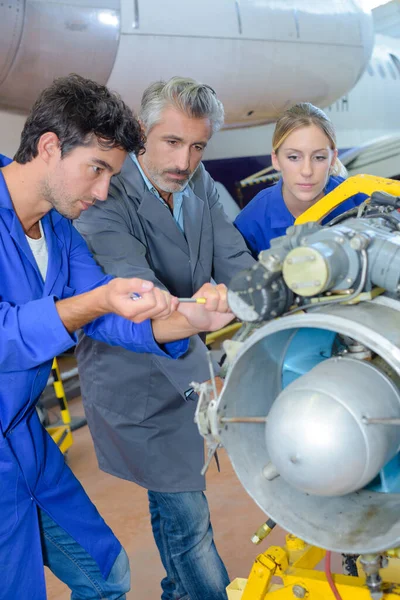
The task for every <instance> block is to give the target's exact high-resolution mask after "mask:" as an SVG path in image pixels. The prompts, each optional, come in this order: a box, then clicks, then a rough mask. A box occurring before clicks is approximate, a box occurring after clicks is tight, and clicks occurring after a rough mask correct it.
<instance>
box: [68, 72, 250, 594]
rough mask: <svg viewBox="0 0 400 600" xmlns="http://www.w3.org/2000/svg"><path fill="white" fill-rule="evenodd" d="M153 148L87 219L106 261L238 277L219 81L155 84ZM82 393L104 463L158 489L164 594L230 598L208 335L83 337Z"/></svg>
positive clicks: (149, 133) (145, 114) (160, 283)
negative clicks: (156, 340) (113, 341)
mask: <svg viewBox="0 0 400 600" xmlns="http://www.w3.org/2000/svg"><path fill="white" fill-rule="evenodd" d="M139 119H140V122H141V125H142V128H143V130H144V133H145V135H146V139H147V140H146V145H145V152H144V153H141V154H138V155H135V154H131V155H130V156H128V158H127V159H126V161H125V163H124V165H123V168H122V171H121V174H120V175H118V176H116V177H115V178H114V179H113V182H112V183H111V186H110V191H109V197H108V200H107V201H106V202H99V203H96V204H95V205H94V206H93V207H91V208H90V209H89V210H87V211H86V212H85V214H83V215H82V216H81V217H80V218H79V219H78V221H77V222H76V227H77V228H78V230H79V231H80V233H81V234H82V235H83V236H84V237H85V239H86V241H87V243H88V245H89V247H90V249H91V251H92V252H93V255H94V257H95V259H96V260H97V262H98V263H99V264H100V265H101V266H102V267H103V269H104V270H105V272H106V273H110V274H113V275H116V276H119V277H140V278H142V279H147V280H150V281H153V282H154V284H155V285H156V286H157V287H159V288H161V289H164V290H165V289H167V290H169V291H170V292H171V294H174V295H176V296H186V297H190V296H192V294H193V292H194V291H195V290H197V289H198V288H199V287H200V286H201V285H203V284H204V283H206V282H209V281H210V280H211V279H212V278H213V279H214V280H215V281H216V282H217V283H225V284H227V283H229V281H230V279H231V278H232V277H233V276H234V275H235V274H236V273H237V272H238V271H240V270H242V269H247V268H249V267H251V266H252V264H253V263H254V260H253V259H252V257H251V256H250V254H249V252H248V250H247V247H246V245H245V242H244V240H243V238H242V237H241V235H240V233H239V232H238V231H237V230H236V229H235V228H234V227H233V225H232V224H231V223H230V222H229V221H228V219H227V218H226V215H225V213H224V211H223V209H222V207H221V204H220V203H219V198H218V192H217V189H216V187H215V183H214V181H213V180H212V179H211V177H210V176H209V174H208V173H207V171H206V170H205V168H204V166H203V165H202V163H201V159H202V156H203V153H204V150H205V147H206V145H207V142H208V141H209V139H210V138H211V136H212V135H213V133H215V132H216V131H218V130H219V129H220V127H221V126H222V124H223V119H224V110H223V106H222V103H221V102H220V101H219V100H218V98H217V96H216V94H215V92H214V90H213V89H212V88H211V87H209V86H207V85H203V84H200V83H198V82H196V81H194V80H192V79H184V78H179V77H174V78H172V79H171V80H170V81H168V82H167V83H165V82H162V81H159V82H156V83H154V84H152V85H150V86H149V87H148V88H147V89H146V91H145V92H144V95H143V98H142V104H141V110H140V115H139ZM77 356H78V365H79V374H80V378H81V386H82V395H83V401H84V405H85V409H86V415H87V418H88V422H89V426H90V429H91V433H92V435H93V439H94V444H95V448H96V453H97V458H98V461H99V466H100V468H101V469H103V470H104V471H106V472H108V473H111V474H113V475H116V476H117V477H121V478H123V479H127V480H130V481H134V482H135V483H138V484H139V485H141V486H143V487H145V488H146V489H147V490H148V496H149V503H150V515H151V524H152V528H153V534H154V538H155V541H156V543H157V546H158V550H159V552H160V556H161V559H162V562H163V565H164V567H165V570H166V577H165V578H164V579H163V581H162V582H161V586H162V589H163V593H162V596H161V598H162V600H178V599H179V600H189V599H190V600H226V598H227V594H226V591H225V588H226V586H227V585H228V583H229V579H228V574H227V572H226V569H225V567H224V564H223V562H222V560H221V558H220V557H219V555H218V552H217V550H216V547H215V544H214V541H213V533H212V528H211V524H210V514H209V509H208V504H207V500H206V497H205V495H204V493H203V490H204V489H205V481H204V477H203V476H202V475H201V474H200V471H201V468H202V466H203V462H204V445H203V439H202V438H201V437H200V435H199V433H198V431H197V428H196V425H195V424H194V413H195V409H196V402H195V400H196V399H197V396H196V394H195V393H194V392H193V390H192V389H191V387H190V382H191V381H205V380H207V379H208V378H209V371H208V366H207V360H206V347H205V345H204V342H203V340H202V339H201V338H200V336H195V337H193V338H192V339H191V344H190V350H189V352H188V353H187V354H186V355H185V357H183V358H180V359H178V360H177V361H168V360H167V359H164V358H162V357H158V356H153V355H144V354H136V355H133V354H132V353H130V352H127V351H125V350H123V349H122V348H117V347H111V346H107V345H106V344H104V343H101V342H97V341H95V340H91V339H89V338H88V337H82V338H81V339H80V342H79V344H78V348H77Z"/></svg>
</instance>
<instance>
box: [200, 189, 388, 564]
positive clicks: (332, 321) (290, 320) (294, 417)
mask: <svg viewBox="0 0 400 600" xmlns="http://www.w3.org/2000/svg"><path fill="white" fill-rule="evenodd" d="M354 179H356V178H354ZM381 181H386V182H387V181H388V180H381ZM391 184H393V186H394V189H396V191H397V192H400V186H399V184H398V183H397V182H391ZM396 186H397V188H396ZM361 191H363V190H362V189H361ZM333 193H334V192H333ZM331 195H332V194H331ZM331 195H330V196H331ZM328 199H329V196H327V197H326V199H324V200H323V201H321V203H323V202H324V201H325V200H327V201H328V204H329V200H328ZM399 209H400V198H398V197H397V196H393V195H389V194H386V193H383V192H376V193H373V194H372V195H371V197H370V198H369V199H368V201H366V202H365V203H364V204H363V205H361V206H360V207H358V208H356V209H353V210H352V211H349V212H348V213H345V214H343V215H341V216H340V217H337V218H336V219H335V220H333V221H331V222H330V223H329V224H328V225H326V226H321V225H320V224H318V223H317V222H308V223H303V224H301V225H295V226H293V227H291V228H290V229H288V231H287V234H286V235H285V236H284V237H281V238H278V239H276V240H274V241H273V243H272V244H271V248H270V249H269V250H266V251H264V252H262V253H261V254H260V256H259V259H258V263H257V264H256V265H255V266H254V267H253V268H252V269H251V270H249V271H245V272H242V273H240V274H239V275H238V276H236V277H235V278H234V279H233V280H232V282H231V283H230V286H229V292H228V299H229V304H230V307H231V309H232V311H233V312H234V313H235V314H236V315H237V317H238V318H239V319H240V320H243V321H245V325H244V326H243V327H242V328H241V330H240V331H239V334H237V338H236V339H233V340H230V341H228V342H225V344H226V345H225V349H226V352H227V359H226V362H225V365H224V368H225V371H226V378H225V384H224V388H223V390H222V392H221V394H220V396H219V397H218V398H217V399H216V396H215V395H213V394H212V392H210V393H207V390H206V388H205V387H204V385H205V384H203V387H202V386H199V388H198V389H199V391H200V399H199V405H198V409H197V415H196V419H197V423H198V426H199V429H200V431H201V433H202V434H203V435H204V437H205V438H206V439H207V441H208V443H209V446H210V449H211V451H210V454H211V453H212V450H213V449H215V448H216V447H218V445H219V444H221V445H223V446H224V447H225V449H226V451H227V453H228V455H229V457H230V459H231V461H232V464H233V466H234V469H235V471H236V473H237V476H238V477H239V479H240V481H241V483H242V484H243V486H244V487H245V489H246V490H247V491H248V493H249V494H250V496H251V497H252V498H253V499H254V500H255V502H256V503H257V504H258V505H259V506H260V507H261V508H262V509H263V510H264V511H265V513H266V514H267V515H268V516H269V517H270V518H271V519H272V520H273V521H275V522H276V523H278V524H279V525H281V526H282V527H283V528H284V529H285V530H286V531H288V532H290V533H291V534H293V535H295V536H297V537H299V538H301V539H302V540H305V541H306V542H308V543H309V544H312V545H315V546H318V547H320V548H324V549H327V550H333V551H338V552H342V553H351V554H364V555H365V554H366V553H380V552H383V551H385V550H387V549H392V548H396V547H398V546H400V453H399V450H400V379H399V375H400V213H399V212H398V210H399ZM321 216H322V215H321Z"/></svg>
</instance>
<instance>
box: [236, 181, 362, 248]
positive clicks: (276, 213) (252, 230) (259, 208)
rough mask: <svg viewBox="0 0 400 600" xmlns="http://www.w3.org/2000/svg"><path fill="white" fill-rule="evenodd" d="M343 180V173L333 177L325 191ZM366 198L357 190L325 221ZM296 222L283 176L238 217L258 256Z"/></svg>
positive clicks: (253, 200) (258, 195)
mask: <svg viewBox="0 0 400 600" xmlns="http://www.w3.org/2000/svg"><path fill="white" fill-rule="evenodd" d="M343 181H344V179H343V177H334V176H331V177H329V180H328V183H327V185H326V187H325V194H329V192H331V191H332V190H334V189H335V188H336V187H337V186H338V185H340V184H341V183H343ZM366 198H367V196H366V195H365V194H355V195H354V196H352V197H351V198H349V199H348V200H346V201H345V202H343V203H342V204H340V206H338V207H337V208H335V210H333V211H332V212H331V213H330V214H329V215H328V216H327V217H326V218H325V219H324V220H323V221H322V224H324V223H327V222H328V221H330V220H331V219H333V218H334V217H336V216H337V215H341V214H342V213H344V212H346V211H347V210H350V209H351V208H354V207H355V206H358V205H359V204H361V202H363V201H364V200H365V199H366ZM294 222H295V218H294V216H293V215H292V214H291V213H290V212H289V209H288V208H287V206H286V204H285V201H284V199H283V195H282V179H281V180H280V181H278V183H276V184H275V185H273V186H271V187H269V188H266V189H265V190H262V191H261V192H260V193H258V194H257V196H255V197H254V198H253V199H252V200H251V201H250V202H249V204H248V205H247V206H245V207H244V209H243V210H242V211H241V213H240V214H239V215H238V216H237V217H236V220H235V222H234V225H235V226H236V227H237V228H238V229H239V231H240V233H241V234H242V235H243V237H244V239H245V240H246V243H247V246H248V248H249V249H250V250H251V252H252V253H253V255H254V257H255V258H257V256H258V254H259V253H260V252H261V250H267V249H268V248H269V247H270V242H271V240H272V239H274V238H276V237H280V236H282V235H285V233H286V229H287V228H288V227H290V226H291V225H293V224H294Z"/></svg>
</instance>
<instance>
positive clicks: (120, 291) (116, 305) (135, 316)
mask: <svg viewBox="0 0 400 600" xmlns="http://www.w3.org/2000/svg"><path fill="white" fill-rule="evenodd" d="M104 288H105V289H104V300H105V307H106V311H107V312H113V313H115V314H117V315H120V316H121V317H124V318H125V319H129V321H133V322H134V323H141V322H142V321H145V320H146V319H166V318H168V317H169V316H170V314H171V313H173V312H174V311H175V310H176V309H177V306H178V299H177V298H175V296H171V294H169V293H168V292H165V291H163V290H160V289H159V288H157V287H155V285H154V284H153V283H152V282H151V281H145V280H143V279H137V278H133V279H122V278H120V277H118V278H116V279H112V280H111V281H110V282H109V283H108V284H107V285H106V286H104Z"/></svg>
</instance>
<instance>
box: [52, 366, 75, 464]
mask: <svg viewBox="0 0 400 600" xmlns="http://www.w3.org/2000/svg"><path fill="white" fill-rule="evenodd" d="M51 374H52V375H53V380H54V381H53V387H54V392H55V394H56V396H57V399H58V402H59V405H60V409H61V420H62V422H63V425H57V426H49V427H46V430H47V431H48V433H49V434H50V435H51V437H52V438H53V440H54V441H55V443H56V444H57V446H58V447H59V448H60V450H61V452H62V453H63V454H65V453H66V452H67V450H68V449H69V448H70V446H71V445H72V443H73V437H72V433H71V415H70V414H69V409H68V403H67V398H66V396H65V391H64V386H63V382H62V379H61V375H60V369H59V367H58V363H57V359H56V358H54V360H53V364H52V366H51Z"/></svg>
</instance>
